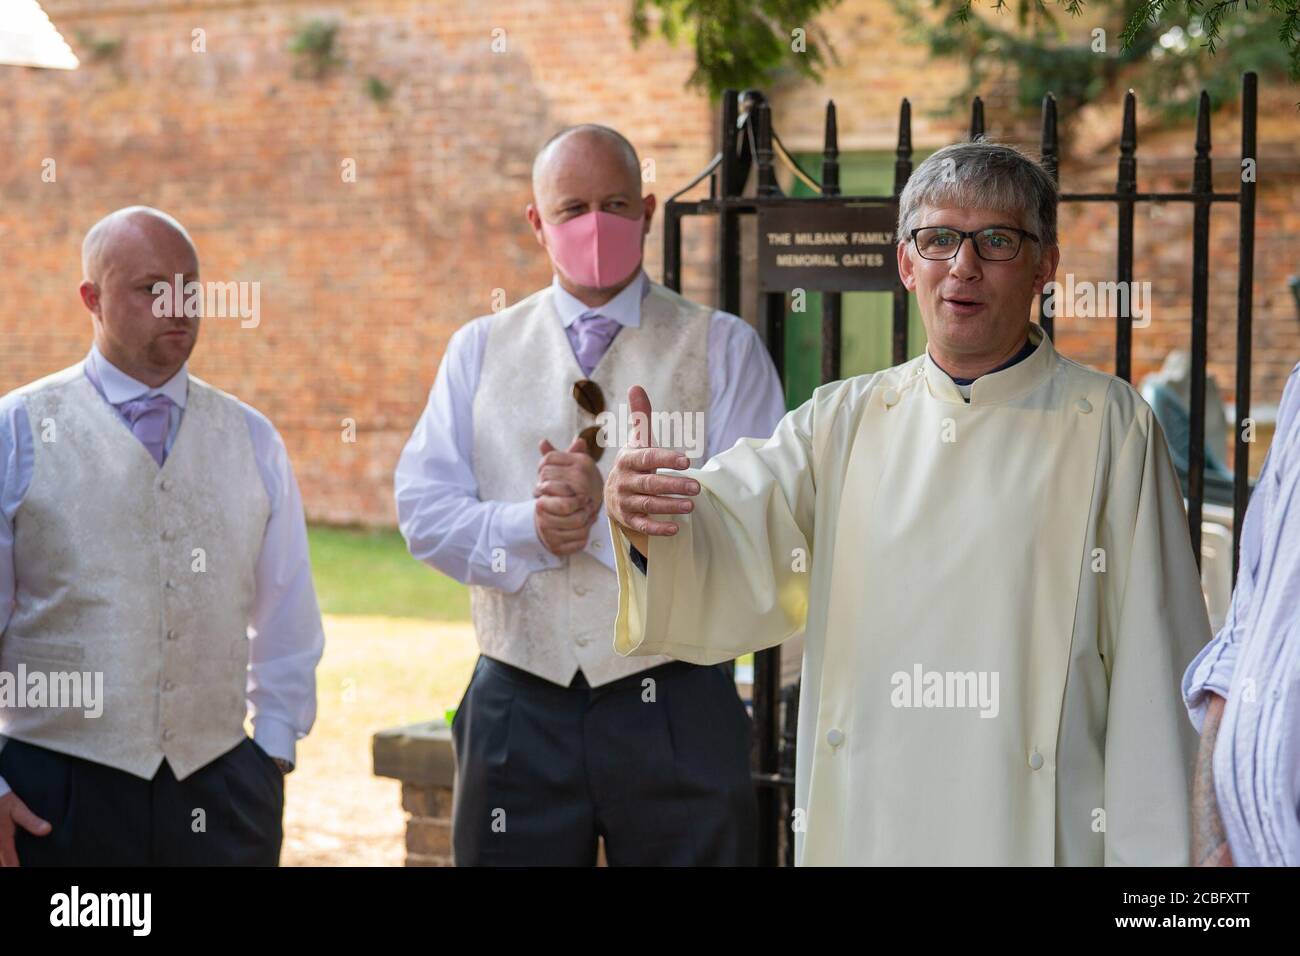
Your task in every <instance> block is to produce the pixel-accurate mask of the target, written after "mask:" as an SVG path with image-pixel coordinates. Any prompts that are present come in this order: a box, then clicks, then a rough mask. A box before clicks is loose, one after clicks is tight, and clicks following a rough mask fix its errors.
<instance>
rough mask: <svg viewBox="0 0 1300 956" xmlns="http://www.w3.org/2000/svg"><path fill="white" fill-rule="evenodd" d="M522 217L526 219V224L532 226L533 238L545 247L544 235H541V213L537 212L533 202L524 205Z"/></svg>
mask: <svg viewBox="0 0 1300 956" xmlns="http://www.w3.org/2000/svg"><path fill="white" fill-rule="evenodd" d="M524 218H525V219H527V220H528V225H530V226H532V227H533V238H534V239H536V240H537V244H538V245H539V246H541V247H542V248H543V249H545V248H546V237H545V236H543V235H542V214H541V213H540V212H538V210H537V206H536V205H535V204H534V203H529V204H528V205H527V206H525V207H524Z"/></svg>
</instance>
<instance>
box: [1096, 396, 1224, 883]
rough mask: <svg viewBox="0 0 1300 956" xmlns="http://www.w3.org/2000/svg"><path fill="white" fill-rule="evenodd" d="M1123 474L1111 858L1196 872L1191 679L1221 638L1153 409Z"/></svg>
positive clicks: (1116, 570)
mask: <svg viewBox="0 0 1300 956" xmlns="http://www.w3.org/2000/svg"><path fill="white" fill-rule="evenodd" d="M1143 413H1145V414H1143ZM1112 467H1114V468H1115V469H1116V471H1115V480H1114V481H1113V482H1112V483H1111V485H1110V500H1109V501H1108V503H1107V506H1106V508H1105V513H1106V519H1105V520H1106V524H1107V525H1108V528H1107V530H1108V532H1109V534H1108V535H1104V537H1111V540H1112V541H1114V542H1116V544H1118V545H1120V546H1118V547H1117V548H1116V552H1117V554H1116V557H1117V558H1119V559H1120V560H1119V561H1118V562H1116V564H1114V565H1112V567H1111V568H1110V572H1111V573H1110V574H1108V575H1107V577H1108V578H1109V581H1108V583H1109V585H1110V587H1109V588H1107V597H1108V599H1109V600H1108V602H1107V603H1108V604H1109V605H1110V607H1108V608H1107V609H1106V613H1105V614H1104V615H1103V619H1102V620H1103V623H1102V633H1101V635H1100V651H1101V653H1102V656H1103V658H1104V660H1105V664H1106V674H1107V677H1108V679H1109V683H1110V689H1109V703H1108V709H1107V721H1106V748H1105V810H1106V816H1105V820H1106V829H1105V848H1106V849H1105V862H1106V864H1107V865H1108V866H1112V865H1144V866H1151V865H1157V866H1185V865H1187V863H1188V862H1189V853H1190V847H1189V823H1188V813H1189V794H1190V787H1191V772H1192V764H1193V760H1194V758H1195V753H1196V737H1195V734H1194V733H1193V732H1192V727H1191V726H1190V724H1189V723H1188V721H1187V718H1186V715H1185V712H1184V708H1183V702H1182V692H1181V678H1182V674H1183V671H1184V669H1186V667H1187V665H1188V663H1189V662H1190V661H1191V660H1192V658H1193V657H1195V656H1196V654H1197V652H1198V651H1199V650H1200V649H1201V648H1202V647H1203V646H1204V645H1205V643H1206V642H1207V641H1208V640H1209V639H1210V637H1211V632H1210V622H1209V616H1208V614H1207V612H1206V607H1205V598H1204V596H1203V594H1202V592H1201V586H1200V575H1199V573H1198V571H1197V568H1196V562H1195V560H1194V558H1193V554H1192V548H1191V536H1190V535H1189V533H1188V528H1187V512H1186V511H1185V510H1184V507H1183V499H1182V492H1181V490H1180V488H1179V484H1178V478H1177V475H1176V474H1175V472H1174V468H1173V464H1172V462H1171V461H1170V458H1169V451H1168V448H1167V447H1166V444H1165V439H1164V434H1163V432H1162V431H1161V429H1160V426H1159V425H1158V423H1156V422H1155V421H1154V419H1153V417H1152V416H1151V415H1150V412H1149V409H1146V408H1145V407H1143V408H1142V409H1141V412H1140V413H1139V414H1138V415H1137V416H1136V417H1135V420H1134V422H1133V424H1132V426H1131V427H1130V429H1129V431H1128V434H1127V436H1126V437H1125V439H1124V441H1123V445H1122V447H1121V448H1120V450H1119V453H1118V455H1117V456H1116V460H1114V461H1113V462H1112ZM1124 524H1128V525H1129V526H1130V527H1131V532H1130V533H1131V545H1130V546H1129V547H1128V548H1127V549H1126V548H1124V547H1122V542H1124V541H1125V540H1126V539H1127V538H1128V535H1126V531H1127V530H1128V529H1126V528H1124V527H1122V526H1123V525H1124Z"/></svg>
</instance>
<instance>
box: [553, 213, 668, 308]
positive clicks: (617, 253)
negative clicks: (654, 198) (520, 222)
mask: <svg viewBox="0 0 1300 956" xmlns="http://www.w3.org/2000/svg"><path fill="white" fill-rule="evenodd" d="M644 220H645V213H644V212H642V214H641V215H640V216H638V217H637V218H636V219H625V218H623V217H622V216H616V215H614V214H613V213H610V212H603V211H601V210H598V209H597V210H593V211H592V212H587V213H583V214H582V215H581V216H574V217H573V218H572V219H569V220H566V221H565V222H557V223H551V222H547V221H546V220H545V219H543V220H542V235H544V236H545V237H546V247H547V249H549V250H550V253H551V259H552V260H553V261H554V262H555V266H556V268H558V269H559V270H560V271H561V272H563V273H564V275H565V276H566V277H567V278H568V279H569V281H570V282H576V283H577V284H578V285H581V286H587V287H588V288H592V289H607V288H609V287H610V286H612V285H618V284H619V283H620V282H622V281H623V280H624V279H626V278H627V277H628V276H630V275H631V274H632V270H634V269H635V268H636V267H637V266H638V265H639V264H640V262H641V226H642V223H643V222H644Z"/></svg>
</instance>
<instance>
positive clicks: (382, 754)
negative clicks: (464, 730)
mask: <svg viewBox="0 0 1300 956" xmlns="http://www.w3.org/2000/svg"><path fill="white" fill-rule="evenodd" d="M372 749H373V754H374V762H375V776H377V777H391V778H393V779H395V780H400V781H401V783H402V809H403V810H405V811H406V812H407V813H409V814H410V816H409V817H407V820H406V865H407V866H451V865H452V858H451V794H452V787H453V785H454V784H455V780H456V767H455V761H454V759H453V757H452V750H451V729H450V728H449V727H448V726H447V724H446V722H445V721H441V720H435V721H429V722H427V723H423V724H412V725H410V726H409V727H396V728H393V729H392V730H381V731H380V732H379V733H377V734H375V736H374V738H373V747H372Z"/></svg>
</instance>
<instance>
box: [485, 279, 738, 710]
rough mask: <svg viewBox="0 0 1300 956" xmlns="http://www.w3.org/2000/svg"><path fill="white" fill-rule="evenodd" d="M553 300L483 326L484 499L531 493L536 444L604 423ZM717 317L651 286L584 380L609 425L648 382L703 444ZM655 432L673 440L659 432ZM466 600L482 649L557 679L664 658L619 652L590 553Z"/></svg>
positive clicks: (662, 409)
mask: <svg viewBox="0 0 1300 956" xmlns="http://www.w3.org/2000/svg"><path fill="white" fill-rule="evenodd" d="M552 297H553V292H552V289H551V287H549V286H548V287H547V288H545V289H543V290H541V291H539V292H536V293H534V294H533V295H531V296H529V297H528V298H526V299H524V300H523V301H522V302H519V303H517V304H515V305H513V306H511V307H509V308H507V309H504V310H502V311H501V312H500V313H498V314H497V316H496V319H495V320H494V322H493V325H492V328H491V330H490V331H489V333H488V339H487V344H486V347H485V350H484V357H483V366H482V370H481V371H480V374H479V383H478V389H477V391H476V392H475V394H474V406H473V418H474V425H473V455H472V463H473V468H474V476H475V479H476V480H477V482H478V489H479V496H480V498H482V499H483V500H485V501H487V500H498V501H527V500H531V498H532V495H533V487H534V485H535V484H536V482H537V463H538V461H539V459H540V455H539V454H538V451H537V445H538V442H539V441H541V439H543V438H546V439H549V440H550V442H551V444H552V445H554V446H555V447H556V448H560V449H564V448H567V447H568V445H569V443H570V442H572V441H573V439H574V437H575V436H576V435H577V434H578V433H579V432H580V431H581V430H582V429H583V428H586V427H588V426H590V425H593V424H596V423H597V422H596V420H595V419H594V418H593V417H592V416H591V415H590V414H589V413H587V412H585V411H583V410H582V409H581V408H580V407H579V406H578V403H577V402H576V401H575V400H574V397H573V391H572V390H573V384H574V382H576V381H578V380H579V379H582V378H584V377H588V376H584V375H583V373H582V369H581V367H580V366H579V365H578V361H577V359H576V358H575V357H574V355H573V348H572V346H571V345H570V344H569V339H568V336H567V335H566V334H565V330H564V326H563V324H562V323H561V321H560V317H559V315H558V314H557V313H556V311H555V307H554V304H553V298H552ZM712 315H713V310H712V309H710V308H708V307H706V306H702V305H697V304H696V303H693V302H691V301H690V300H688V299H685V298H683V297H682V296H680V295H678V294H677V293H675V292H672V291H671V290H669V289H667V288H665V287H664V286H661V285H658V284H655V283H651V284H650V292H649V294H648V295H646V297H645V298H644V299H643V300H642V302H641V324H640V326H638V327H637V328H632V327H630V326H629V327H624V328H622V329H620V330H619V332H618V334H617V335H616V336H615V337H614V341H613V342H612V343H611V344H610V346H609V349H608V350H607V351H606V352H605V354H604V356H603V357H602V358H601V360H600V363H599V364H598V365H597V366H596V367H595V368H594V369H592V373H591V375H590V376H589V377H590V378H591V379H592V380H593V381H595V382H596V384H597V385H599V386H600V389H601V391H602V392H603V393H604V396H605V407H606V410H607V411H608V412H609V413H610V415H611V421H613V420H616V419H617V418H620V417H621V418H623V419H624V420H626V419H628V418H629V413H628V411H627V409H626V404H627V390H628V388H629V387H631V386H632V385H643V386H645V389H646V393H647V394H648V395H649V396H650V403H651V406H652V409H653V412H654V414H655V415H656V417H658V416H660V415H661V414H662V415H665V416H666V415H668V414H673V413H680V417H679V418H677V419H676V420H675V421H674V427H675V424H676V421H680V422H682V423H683V425H684V428H690V429H691V432H689V433H688V432H686V431H685V430H679V431H677V432H676V437H677V438H678V439H682V438H686V439H693V440H691V444H695V443H698V448H699V449H703V447H704V445H705V444H706V441H707V439H706V436H707V421H708V418H707V416H708V411H709V375H708V336H709V323H710V320H711V318H712ZM620 406H624V408H623V413H622V415H621V416H620V415H619V407H620ZM663 420H664V421H665V422H666V421H667V420H668V419H667V418H665V419H663ZM670 431H671V429H670ZM659 437H660V438H661V439H671V438H673V437H674V436H673V435H671V434H669V433H667V432H664V433H661V434H660V436H659ZM655 443H656V444H657V445H658V444H663V445H664V446H665V447H673V446H674V445H675V446H676V447H685V445H686V444H687V442H686V441H682V440H678V441H676V442H673V441H670V440H662V441H661V440H657V441H656V442H655ZM618 451H619V449H618V448H617V447H607V448H606V449H605V453H604V454H603V455H602V456H601V459H600V461H599V462H598V463H597V467H598V468H599V469H600V473H601V475H602V476H608V474H609V470H610V468H612V467H613V464H614V459H615V458H617V457H618ZM700 453H701V452H700V451H698V450H697V451H696V452H694V454H700ZM696 464H698V462H696ZM607 528H608V526H607V524H606V522H605V519H604V517H603V515H602V517H600V518H598V519H597V522H596V524H594V525H593V526H592V529H591V533H592V534H593V535H599V536H600V537H599V539H597V540H598V541H599V546H600V547H603V548H605V549H608V548H610V547H611V546H612V545H611V544H610V540H609V533H608V530H607ZM470 596H471V605H472V609H473V617H474V629H475V632H476V633H477V635H478V643H479V649H480V650H481V651H482V652H483V653H484V654H486V655H487V656H488V657H492V658H496V659H497V660H501V661H505V662H506V663H507V664H512V665H514V666H515V667H519V668H521V669H523V670H526V671H528V672H529V673H532V674H535V675H537V676H539V677H542V678H545V679H546V680H549V681H551V682H553V683H556V684H560V685H563V686H567V685H568V684H569V683H570V682H571V681H572V679H573V676H574V674H575V672H576V671H577V670H578V668H579V667H580V668H581V669H582V672H583V674H584V675H585V676H586V678H587V681H588V682H589V683H590V684H591V685H592V686H593V687H597V686H600V685H601V684H606V683H609V682H610V681H613V680H616V679H617V678H620V677H625V676H627V675H629V674H634V673H637V672H639V671H643V670H646V669H647V668H650V667H655V666H657V665H660V664H663V663H665V662H666V661H668V660H669V658H666V657H620V656H618V655H617V654H615V653H614V649H613V644H614V618H615V616H616V614H617V611H618V581H617V578H616V577H615V575H614V572H613V571H611V570H610V569H609V568H607V567H606V566H605V565H604V564H602V563H601V562H600V561H598V560H596V558H594V557H592V556H591V554H590V553H589V552H587V551H579V552H577V553H576V554H572V555H569V556H568V557H567V558H565V559H562V563H561V564H560V565H559V566H558V567H554V568H549V569H546V570H542V571H535V572H533V573H532V574H530V575H529V576H528V578H527V579H526V580H525V582H524V585H523V587H522V588H521V589H520V590H519V591H517V592H515V593H513V594H510V593H506V592H505V591H502V590H500V589H498V588H491V587H473V588H471V590H470Z"/></svg>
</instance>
